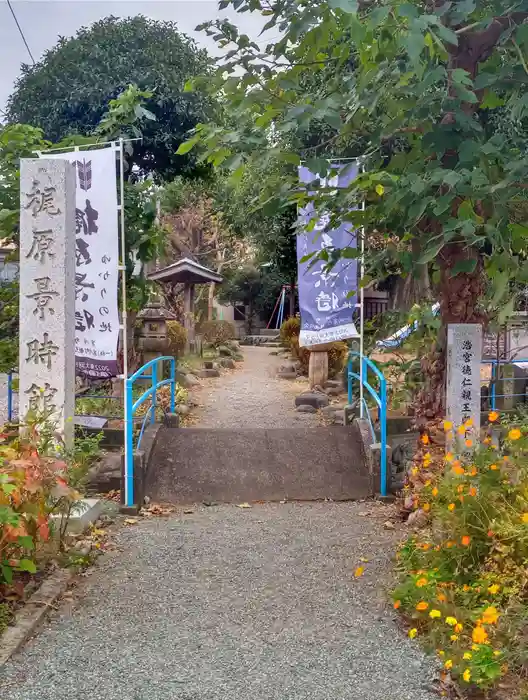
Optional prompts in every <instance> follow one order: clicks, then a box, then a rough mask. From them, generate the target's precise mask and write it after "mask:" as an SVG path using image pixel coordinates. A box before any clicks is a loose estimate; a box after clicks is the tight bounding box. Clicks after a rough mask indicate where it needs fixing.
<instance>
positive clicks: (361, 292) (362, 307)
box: [359, 167, 366, 418]
mask: <svg viewBox="0 0 528 700" xmlns="http://www.w3.org/2000/svg"><path fill="white" fill-rule="evenodd" d="M361 170H362V171H363V172H364V167H362V168H361ZM361 211H365V199H363V201H362V202H361ZM360 235H361V246H360V248H361V264H360V267H359V269H360V273H359V274H360V284H359V354H360V358H359V416H360V418H364V417H365V416H364V408H363V403H364V389H363V383H364V382H365V379H366V377H365V376H364V369H365V363H364V362H363V351H364V349H365V343H364V334H365V289H364V287H363V278H364V276H365V227H364V226H362V227H361V229H360Z"/></svg>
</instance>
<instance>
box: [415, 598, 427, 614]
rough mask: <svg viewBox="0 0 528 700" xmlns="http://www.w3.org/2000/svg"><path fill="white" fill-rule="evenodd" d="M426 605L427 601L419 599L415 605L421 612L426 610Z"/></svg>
mask: <svg viewBox="0 0 528 700" xmlns="http://www.w3.org/2000/svg"><path fill="white" fill-rule="evenodd" d="M428 607H429V603H426V602H425V600H421V601H420V602H419V603H418V605H417V606H416V610H418V611H419V612H423V611H424V610H427V608H428Z"/></svg>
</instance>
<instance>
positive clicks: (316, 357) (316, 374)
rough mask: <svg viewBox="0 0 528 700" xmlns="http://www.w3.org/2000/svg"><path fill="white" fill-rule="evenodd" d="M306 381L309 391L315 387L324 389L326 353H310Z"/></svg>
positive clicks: (326, 372)
mask: <svg viewBox="0 0 528 700" xmlns="http://www.w3.org/2000/svg"><path fill="white" fill-rule="evenodd" d="M308 379H309V380H310V389H314V388H315V387H316V386H320V387H321V388H323V387H324V385H325V384H326V382H327V380H328V352H326V351H325V352H314V351H313V350H312V352H311V353H310V360H309V364H308Z"/></svg>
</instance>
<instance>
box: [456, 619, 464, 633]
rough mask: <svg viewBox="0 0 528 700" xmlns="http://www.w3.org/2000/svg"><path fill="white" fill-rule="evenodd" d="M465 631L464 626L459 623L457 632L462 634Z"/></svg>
mask: <svg viewBox="0 0 528 700" xmlns="http://www.w3.org/2000/svg"><path fill="white" fill-rule="evenodd" d="M463 629H464V625H462V624H460V622H459V623H458V625H456V626H455V632H457V633H460V632H462V630H463Z"/></svg>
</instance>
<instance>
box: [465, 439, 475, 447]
mask: <svg viewBox="0 0 528 700" xmlns="http://www.w3.org/2000/svg"><path fill="white" fill-rule="evenodd" d="M465 445H466V447H473V440H469V439H468V440H466V442H465Z"/></svg>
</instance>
